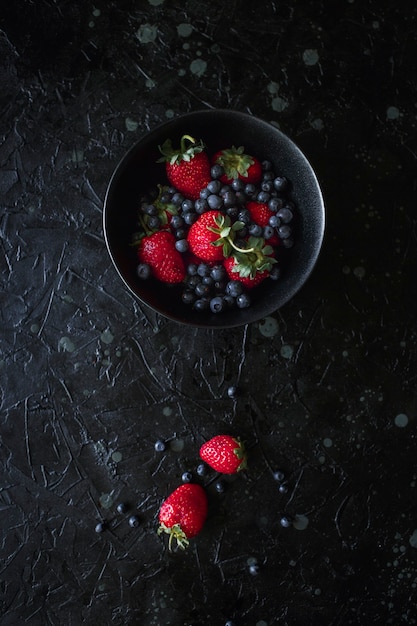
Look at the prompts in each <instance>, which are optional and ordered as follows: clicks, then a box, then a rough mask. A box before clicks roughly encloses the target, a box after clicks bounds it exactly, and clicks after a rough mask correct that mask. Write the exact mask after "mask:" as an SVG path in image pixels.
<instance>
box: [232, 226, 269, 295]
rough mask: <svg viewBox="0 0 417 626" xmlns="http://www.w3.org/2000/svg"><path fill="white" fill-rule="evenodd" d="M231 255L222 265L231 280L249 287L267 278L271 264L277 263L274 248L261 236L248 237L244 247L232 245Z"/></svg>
mask: <svg viewBox="0 0 417 626" xmlns="http://www.w3.org/2000/svg"><path fill="white" fill-rule="evenodd" d="M233 248H234V249H233V256H229V257H228V258H227V259H225V260H224V262H223V265H224V267H225V269H226V272H227V274H228V275H229V278H230V279H231V280H239V281H240V282H241V283H242V284H243V285H245V287H247V288H249V289H251V288H253V287H256V286H257V285H259V284H260V283H261V282H262V281H263V280H265V278H268V276H269V272H270V270H271V268H272V266H273V265H274V264H275V263H277V260H276V259H275V258H274V250H273V248H272V246H270V245H268V244H267V243H266V242H265V240H264V239H262V237H249V239H248V240H247V241H246V247H237V246H236V245H234V247H233Z"/></svg>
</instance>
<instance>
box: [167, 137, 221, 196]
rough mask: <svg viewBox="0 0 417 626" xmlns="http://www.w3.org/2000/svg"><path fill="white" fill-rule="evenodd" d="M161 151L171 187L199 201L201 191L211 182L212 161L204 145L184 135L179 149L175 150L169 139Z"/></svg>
mask: <svg viewBox="0 0 417 626" xmlns="http://www.w3.org/2000/svg"><path fill="white" fill-rule="evenodd" d="M187 144H188V145H187ZM159 150H160V152H161V153H162V155H163V156H162V158H161V159H159V162H165V168H166V173H167V177H168V180H169V182H170V183H171V185H173V186H174V187H175V188H176V189H177V190H178V191H180V192H181V193H182V194H184V196H185V197H186V198H189V199H191V200H197V198H199V197H200V191H201V190H202V189H204V187H207V185H208V183H209V182H210V180H211V174H210V159H209V157H208V155H207V153H206V152H205V149H204V144H203V143H202V142H201V141H200V142H199V143H197V142H196V140H195V139H194V137H190V135H183V136H182V137H181V142H180V147H179V149H175V148H173V147H172V142H171V140H170V139H167V140H166V141H165V142H164V143H163V144H162V146H159Z"/></svg>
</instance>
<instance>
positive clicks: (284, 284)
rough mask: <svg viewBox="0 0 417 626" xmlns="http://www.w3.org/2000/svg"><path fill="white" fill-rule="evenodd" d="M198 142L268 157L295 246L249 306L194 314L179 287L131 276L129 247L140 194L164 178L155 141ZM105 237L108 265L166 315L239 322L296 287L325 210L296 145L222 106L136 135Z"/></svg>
mask: <svg viewBox="0 0 417 626" xmlns="http://www.w3.org/2000/svg"><path fill="white" fill-rule="evenodd" d="M184 134H188V135H192V136H193V137H196V138H198V139H202V140H203V141H204V143H205V145H206V147H207V150H208V151H209V153H214V152H215V151H216V150H220V149H222V148H225V147H230V146H232V145H235V146H244V148H245V152H247V153H249V154H253V155H255V156H257V157H258V158H259V159H260V160H261V161H263V160H265V159H268V160H270V161H271V162H272V164H273V166H274V170H275V172H276V174H277V175H283V176H286V177H287V178H288V179H289V180H290V181H291V189H292V190H291V200H293V201H294V203H295V204H296V207H297V221H296V232H295V245H294V246H293V248H291V249H290V250H288V251H287V259H286V263H285V264H284V267H283V272H282V277H281V278H280V279H279V280H276V281H273V280H271V279H267V280H266V281H264V282H263V283H262V284H261V285H259V286H258V287H256V288H255V289H254V290H252V293H251V296H252V300H253V302H252V304H251V306H250V307H248V308H245V309H237V308H236V309H229V310H227V311H225V312H222V313H211V312H200V311H195V310H194V309H193V308H192V307H191V306H189V305H186V304H183V303H182V300H181V293H182V287H181V286H178V285H176V286H167V285H164V284H162V283H159V282H157V281H155V280H153V279H151V280H148V281H144V280H141V279H139V278H138V277H137V274H136V267H137V256H136V250H135V248H133V247H132V246H131V239H132V235H133V233H135V232H137V231H138V224H137V221H138V220H137V216H138V206H139V198H140V196H141V194H142V193H143V192H146V191H147V190H148V189H149V188H150V187H152V186H156V184H158V183H161V182H163V181H166V176H165V165H164V164H163V163H157V161H158V159H159V158H160V156H161V155H160V152H159V150H158V146H159V145H161V144H162V143H163V142H164V141H165V140H166V139H167V138H170V139H171V140H172V142H173V144H174V145H179V141H180V138H181V137H182V135H184ZM103 223H104V235H105V240H106V244H107V248H108V251H109V253H110V257H111V259H112V261H113V263H114V266H115V268H116V270H117V272H118V274H119V276H120V278H121V279H122V280H123V281H124V283H125V285H126V286H127V287H128V289H129V290H130V291H131V292H132V293H133V294H134V295H135V296H136V297H137V298H138V299H139V300H140V301H141V302H142V303H144V304H146V305H147V306H149V307H150V308H151V309H153V310H155V311H157V312H158V313H160V314H162V315H164V316H165V317H167V318H169V319H172V320H175V321H176V322H180V323H182V324H187V325H190V326H196V327H206V328H227V327H234V326H241V325H243V324H248V323H250V322H255V321H257V320H259V319H262V318H264V317H266V316H267V315H270V314H271V313H273V312H274V311H276V310H277V309H279V308H280V307H282V306H283V305H284V304H286V303H287V302H288V301H289V300H290V299H291V298H292V297H293V296H294V294H295V293H297V291H298V290H299V289H300V288H301V287H302V285H303V284H304V283H305V281H306V280H307V278H308V277H309V275H310V273H311V272H312V270H313V268H314V265H315V263H316V261H317V257H318V254H319V251H320V248H321V245H322V240H323V234H324V223H325V213H324V204H323V198H322V194H321V191H320V187H319V184H318V182H317V179H316V176H315V174H314V172H313V170H312V168H311V166H310V164H309V163H308V161H307V159H306V157H305V156H304V155H303V154H302V152H301V151H300V150H299V148H298V147H297V146H296V145H295V144H294V143H293V142H292V141H291V140H290V139H289V138H288V137H287V136H285V135H284V134H283V133H282V132H280V131H279V130H278V129H277V128H275V127H274V126H272V125H271V124H269V123H267V122H265V121H262V120H260V119H257V118H255V117H252V116H251V115H248V114H246V113H240V112H238V111H229V110H215V109H214V110H208V111H196V112H193V113H189V114H186V115H182V116H180V117H177V118H174V119H172V120H170V121H168V122H166V123H164V124H162V125H160V126H158V127H157V128H155V129H154V130H152V131H151V132H149V133H148V134H146V135H145V136H144V137H142V139H140V140H139V141H138V142H137V143H136V144H135V145H133V146H132V148H131V149H130V150H129V151H128V152H127V154H126V155H125V156H124V157H123V159H122V160H121V162H120V163H119V164H118V166H117V167H116V170H115V172H114V174H113V176H112V178H111V180H110V183H109V186H108V189H107V193H106V198H105V203H104V214H103Z"/></svg>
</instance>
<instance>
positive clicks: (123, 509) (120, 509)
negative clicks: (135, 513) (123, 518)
mask: <svg viewBox="0 0 417 626" xmlns="http://www.w3.org/2000/svg"><path fill="white" fill-rule="evenodd" d="M128 509H129V507H128V505H127V504H126V502H120V503H119V504H118V505H117V507H116V510H117V512H118V513H120V514H121V515H123V514H124V513H126V512H127V511H128Z"/></svg>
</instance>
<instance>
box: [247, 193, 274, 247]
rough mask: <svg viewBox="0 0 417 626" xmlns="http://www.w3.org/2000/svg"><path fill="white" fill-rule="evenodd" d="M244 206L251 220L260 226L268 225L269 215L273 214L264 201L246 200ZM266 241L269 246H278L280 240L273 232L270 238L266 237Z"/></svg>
mask: <svg viewBox="0 0 417 626" xmlns="http://www.w3.org/2000/svg"><path fill="white" fill-rule="evenodd" d="M246 208H247V209H248V211H249V213H250V216H251V218H252V221H253V222H254V223H255V224H258V225H259V226H262V228H264V227H265V226H268V225H269V218H270V217H271V215H275V214H274V212H273V211H271V209H270V208H269V206H268V205H267V204H265V203H264V202H247V203H246ZM268 243H269V245H270V246H279V245H280V244H281V240H280V238H279V237H278V235H277V234H274V235H272V237H271V238H270V239H268Z"/></svg>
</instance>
